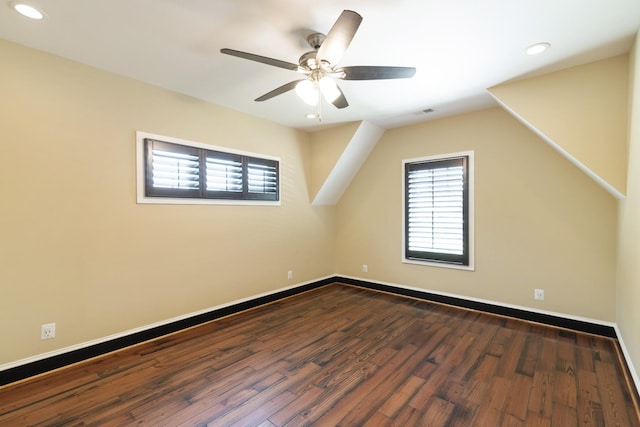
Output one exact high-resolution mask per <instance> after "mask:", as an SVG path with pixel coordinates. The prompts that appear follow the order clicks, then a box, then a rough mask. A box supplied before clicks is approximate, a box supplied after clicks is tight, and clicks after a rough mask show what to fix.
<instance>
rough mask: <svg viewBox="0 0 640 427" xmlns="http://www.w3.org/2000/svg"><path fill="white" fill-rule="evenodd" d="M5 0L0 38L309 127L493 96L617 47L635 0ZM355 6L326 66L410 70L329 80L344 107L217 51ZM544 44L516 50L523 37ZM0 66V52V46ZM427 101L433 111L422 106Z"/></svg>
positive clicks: (395, 121)
mask: <svg viewBox="0 0 640 427" xmlns="http://www.w3.org/2000/svg"><path fill="white" fill-rule="evenodd" d="M2 1H5V0H2ZM24 2H25V3H29V4H32V5H34V6H37V7H39V8H40V9H41V10H42V11H43V12H44V13H45V14H46V18H45V19H44V20H42V21H33V20H29V19H27V18H24V17H22V16H20V15H18V14H17V13H16V12H15V11H13V9H11V8H10V7H8V5H7V4H6V2H5V4H4V5H2V7H0V38H4V39H7V40H10V41H14V42H17V43H20V44H23V45H26V46H30V47H33V48H36V49H40V50H43V51H47V52H51V53H54V54H56V55H60V56H63V57H66V58H70V59H73V60H75V61H78V62H82V63H85V64H89V65H92V66H95V67H98V68H101V69H105V70H109V71H112V72H114V73H117V74H120V75H123V76H127V77H131V78H134V79H137V80H141V81H144V82H148V83H151V84H154V85H157V86H161V87H165V88H167V89H171V90H173V91H177V92H180V93H183V94H187V95H191V96H194V97H196V98H200V99H203V100H207V101H210V102H212V103H215V104H219V105H223V106H226V107H229V108H232V109H235V110H238V111H242V112H245V113H248V114H251V115H255V116H259V117H263V118H265V119H268V120H272V121H274V122H278V123H281V124H284V125H287V126H290V127H295V128H300V129H306V130H314V129H317V128H319V127H324V126H327V125H330V124H335V123H343V122H349V121H356V120H369V121H371V122H372V123H375V124H377V125H379V126H382V127H385V128H389V127H394V126H398V125H402V124H406V123H411V122H416V121H423V120H427V119H431V118H436V117H442V116H445V115H451V114H457V113H460V112H464V111H470V110H474V109H479V108H484V107H487V106H490V105H494V104H493V101H492V99H491V97H490V96H489V95H488V94H487V92H486V88H488V87H491V86H493V85H496V84H499V83H502V82H505V81H508V80H512V79H514V78H518V77H522V76H526V75H531V74H537V73H542V72H547V71H552V70H556V69H560V68H565V67H568V66H573V65H578V64H581V63H585V62H590V61H594V60H598V59H604V58H607V57H611V56H615V55H619V54H622V53H626V52H628V50H629V48H630V47H631V44H632V42H633V38H634V36H635V34H636V31H637V30H638V27H639V26H640V0H450V1H445V0H394V1H390V0H321V1H309V0H260V1H259V0H24ZM344 9H351V10H354V11H356V12H358V13H359V14H360V15H362V17H363V21H362V24H361V25H360V28H359V30H358V32H357V33H356V36H355V37H354V39H353V41H352V43H351V45H350V46H349V49H348V50H347V52H346V54H345V56H344V57H343V59H342V61H341V62H340V64H338V65H342V66H346V65H389V66H413V67H416V68H417V72H416V75H415V77H413V78H411V79H402V80H386V81H340V82H339V84H340V87H341V88H342V90H343V92H344V94H345V96H346V98H347V100H348V101H349V104H350V105H349V107H347V108H345V109H342V110H338V109H336V108H335V107H333V106H332V105H330V104H324V105H323V106H322V114H323V122H322V123H318V121H317V120H310V119H307V118H306V117H305V114H307V113H312V112H314V110H315V109H314V107H310V106H307V105H306V104H304V103H303V102H302V101H301V100H300V99H299V98H298V97H297V95H296V94H295V91H290V92H287V93H285V94H283V95H280V96H278V97H276V98H273V99H271V100H268V101H265V102H260V103H259V102H254V99H255V98H257V97H258V96H260V95H262V94H264V93H266V92H269V91H270V90H272V89H275V88H276V87H278V86H280V85H282V84H284V83H287V82H289V81H291V80H295V79H298V78H299V75H297V74H296V73H294V72H292V71H288V70H285V69H281V68H276V67H271V66H268V65H264V64H261V63H257V62H253V61H248V60H244V59H240V58H236V57H232V56H228V55H223V54H221V53H220V49H221V48H225V47H226V48H232V49H237V50H242V51H247V52H251V53H255V54H259V55H263V56H269V57H273V58H276V59H281V60H284V61H288V62H293V63H297V62H298V58H299V57H300V55H302V54H303V53H304V52H306V51H308V50H310V48H309V45H308V44H307V42H306V40H305V37H306V35H308V34H309V33H311V32H322V33H325V34H326V33H327V32H328V31H329V29H330V28H331V26H332V25H333V23H334V22H335V20H336V19H337V18H338V16H339V15H340V13H341V12H342V10H344ZM543 41H544V42H549V43H551V48H550V49H549V50H548V51H546V52H544V53H542V54H540V55H538V56H527V55H526V54H525V53H524V51H525V48H526V47H527V46H529V45H531V44H533V43H537V42H543ZM0 66H1V59H0ZM427 108H432V109H433V110H434V112H433V113H430V114H424V113H421V111H422V110H424V109H427Z"/></svg>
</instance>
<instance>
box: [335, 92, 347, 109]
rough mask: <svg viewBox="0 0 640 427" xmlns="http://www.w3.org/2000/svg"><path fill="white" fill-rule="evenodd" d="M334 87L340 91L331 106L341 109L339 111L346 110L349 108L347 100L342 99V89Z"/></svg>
mask: <svg viewBox="0 0 640 427" xmlns="http://www.w3.org/2000/svg"><path fill="white" fill-rule="evenodd" d="M336 87H337V88H338V90H339V91H340V95H338V97H337V98H336V99H334V100H333V102H332V104H333V105H334V106H335V107H336V108H341V109H342V108H347V107H348V106H349V103H348V102H347V98H345V97H344V93H342V89H340V86H336Z"/></svg>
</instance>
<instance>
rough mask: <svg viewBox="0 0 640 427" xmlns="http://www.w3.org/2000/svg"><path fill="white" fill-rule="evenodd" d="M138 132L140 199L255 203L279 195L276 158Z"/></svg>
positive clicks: (269, 200)
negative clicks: (142, 171)
mask: <svg viewBox="0 0 640 427" xmlns="http://www.w3.org/2000/svg"><path fill="white" fill-rule="evenodd" d="M138 134H139V135H138V140H139V141H138V143H139V146H140V148H139V150H140V151H139V156H142V157H143V164H144V173H143V178H144V185H143V188H144V199H145V200H144V201H145V202H148V199H147V198H158V199H160V200H161V199H162V198H166V199H172V200H176V199H179V200H188V199H202V200H228V201H233V200H238V201H243V200H245V201H256V202H277V201H279V199H280V194H279V188H280V186H279V182H278V181H279V161H278V160H275V159H270V158H261V157H254V156H251V155H245V154H241V153H236V152H226V151H221V150H217V149H213V148H214V147H211V148H207V147H206V146H204V145H203V144H195V143H194V145H188V144H187V143H186V141H185V143H176V142H174V141H165V140H163V139H164V138H163V139H160V138H157V137H155V136H154V137H145V136H147V135H146V134H142V133H140V132H139V133H138ZM166 139H171V138H166ZM139 201H140V198H139Z"/></svg>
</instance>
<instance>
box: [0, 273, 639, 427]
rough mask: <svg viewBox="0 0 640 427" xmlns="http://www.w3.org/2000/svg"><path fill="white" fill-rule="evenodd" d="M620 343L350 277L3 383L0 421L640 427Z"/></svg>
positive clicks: (31, 422)
mask: <svg viewBox="0 0 640 427" xmlns="http://www.w3.org/2000/svg"><path fill="white" fill-rule="evenodd" d="M625 373H626V371H625V368H624V367H623V365H621V362H620V356H619V350H618V346H617V343H616V341H615V340H612V339H609V338H602V337H598V336H592V335H588V334H584V333H575V332H571V331H566V330H561V329H557V328H552V327H546V326H541V325H537V324H533V323H527V322H522V321H517V320H513V319H508V318H502V317H498V316H492V315H487V314H483V313H479V312H474V311H469V310H460V309H456V308H453V307H448V306H444V305H436V304H431V303H427V302H424V301H418V300H413V299H408V298H404V297H398V296H393V295H388V294H384V293H379V292H375V291H369V290H365V289H359V288H355V287H350V286H344V285H339V284H334V285H329V286H326V287H324V288H320V289H316V290H313V291H310V292H307V293H304V294H301V295H297V296H294V297H291V298H289V299H286V300H281V301H278V302H275V303H272V304H269V305H267V306H263V307H260V308H257V309H253V310H249V311H247V312H244V313H240V314H237V315H234V316H230V317H227V318H224V319H220V320H218V321H215V322H211V323H209V324H206V325H203V326H199V327H196V328H193V329H190V330H188V331H183V332H180V333H177V334H173V335H171V336H167V337H163V338H160V339H156V340H154V341H150V342H147V343H143V344H140V345H138V346H135V347H132V348H129V349H126V350H123V351H119V352H115V353H112V354H109V355H105V356H103V357H99V358H96V359H93V360H90V361H86V362H83V363H80V364H77V365H76V366H73V367H69V368H64V369H61V370H58V371H56V372H53V373H49V374H45V375H42V376H40V377H38V378H35V379H31V380H26V381H23V382H21V383H17V384H13V385H8V386H5V387H3V388H0V425H2V426H13V425H16V426H24V425H56V426H59V425H101V426H102V425H117V426H121V425H150V426H159V425H188V426H191V425H210V426H228V425H238V426H263V427H266V426H285V425H287V426H301V425H318V426H338V425H340V426H387V425H389V426H391V425H398V426H430V427H433V426H464V427H468V426H482V427H487V426H561V427H567V426H577V425H580V426H632V427H640V420H639V411H638V408H637V406H635V396H636V395H635V394H634V393H635V392H634V391H632V389H630V387H629V384H628V382H627V381H626V376H625Z"/></svg>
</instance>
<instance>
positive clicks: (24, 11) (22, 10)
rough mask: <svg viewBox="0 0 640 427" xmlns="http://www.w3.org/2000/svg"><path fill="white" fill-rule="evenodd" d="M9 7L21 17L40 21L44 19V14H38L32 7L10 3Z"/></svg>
mask: <svg viewBox="0 0 640 427" xmlns="http://www.w3.org/2000/svg"><path fill="white" fill-rule="evenodd" d="M9 6H10V7H11V8H13V9H14V10H15V11H16V12H18V13H19V14H20V15H22V16H26V17H27V18H31V19H42V18H44V13H42V12H40V11H39V10H38V9H36V8H35V7H33V6H29V5H28V4H25V3H16V2H10V3H9Z"/></svg>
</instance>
